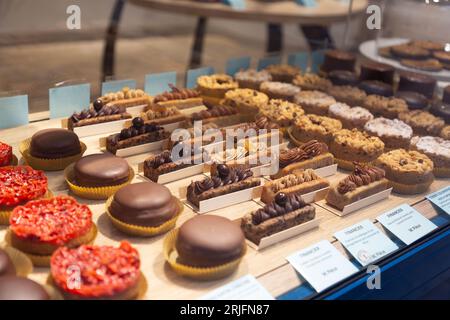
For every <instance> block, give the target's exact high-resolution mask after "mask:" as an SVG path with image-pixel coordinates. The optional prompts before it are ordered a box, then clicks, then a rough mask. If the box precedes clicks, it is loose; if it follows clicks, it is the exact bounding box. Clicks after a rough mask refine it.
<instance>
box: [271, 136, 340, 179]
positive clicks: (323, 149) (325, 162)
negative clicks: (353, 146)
mask: <svg viewBox="0 0 450 320" xmlns="http://www.w3.org/2000/svg"><path fill="white" fill-rule="evenodd" d="M333 163H334V157H333V155H332V154H331V153H330V152H328V146H327V145H326V144H325V143H323V142H318V141H317V140H311V141H309V142H306V143H305V144H303V145H302V146H300V147H296V148H293V149H287V150H282V151H280V155H279V168H280V170H279V171H278V173H277V174H276V175H274V176H273V177H274V178H279V177H282V176H285V175H287V174H289V173H292V172H293V171H294V170H298V169H303V170H305V169H318V168H322V167H326V166H330V165H332V164H333Z"/></svg>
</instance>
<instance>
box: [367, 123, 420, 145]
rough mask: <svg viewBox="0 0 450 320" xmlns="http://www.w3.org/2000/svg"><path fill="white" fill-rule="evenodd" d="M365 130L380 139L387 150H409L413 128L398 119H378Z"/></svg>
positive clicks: (368, 124)
mask: <svg viewBox="0 0 450 320" xmlns="http://www.w3.org/2000/svg"><path fill="white" fill-rule="evenodd" d="M364 130H365V131H366V132H367V133H369V134H370V135H373V136H376V137H378V138H380V139H381V140H382V141H383V142H384V146H385V148H386V149H399V148H404V149H409V144H410V142H411V138H412V135H413V130H412V128H411V127H410V126H409V125H407V124H406V123H404V122H403V121H401V120H398V119H393V120H392V119H386V118H376V119H373V120H371V121H369V122H367V123H366V125H365V126H364Z"/></svg>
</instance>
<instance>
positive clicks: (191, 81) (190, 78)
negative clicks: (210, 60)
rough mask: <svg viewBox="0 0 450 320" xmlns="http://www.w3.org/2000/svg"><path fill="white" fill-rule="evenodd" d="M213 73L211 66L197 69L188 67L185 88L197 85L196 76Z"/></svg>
mask: <svg viewBox="0 0 450 320" xmlns="http://www.w3.org/2000/svg"><path fill="white" fill-rule="evenodd" d="M213 73H214V68H213V67H204V68H198V69H190V70H188V72H187V74H186V88H188V89H192V88H195V87H196V86H197V78H198V77H200V76H204V75H211V74H213Z"/></svg>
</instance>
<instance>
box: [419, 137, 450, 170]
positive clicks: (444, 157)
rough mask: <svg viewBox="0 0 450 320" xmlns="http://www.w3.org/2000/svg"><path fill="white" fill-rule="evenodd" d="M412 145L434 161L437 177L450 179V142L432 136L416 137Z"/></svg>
mask: <svg viewBox="0 0 450 320" xmlns="http://www.w3.org/2000/svg"><path fill="white" fill-rule="evenodd" d="M411 145H412V148H414V149H415V150H417V151H419V152H422V153H424V154H426V155H427V156H428V157H429V158H430V159H431V160H432V161H433V164H434V175H435V176H436V177H445V178H449V177H450V140H444V139H442V138H439V137H430V136H425V137H414V138H412V140H411Z"/></svg>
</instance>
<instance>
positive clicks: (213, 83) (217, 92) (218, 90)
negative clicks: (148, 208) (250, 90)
mask: <svg viewBox="0 0 450 320" xmlns="http://www.w3.org/2000/svg"><path fill="white" fill-rule="evenodd" d="M237 87H238V83H237V82H236V81H234V80H233V78H232V77H231V76H229V75H226V74H213V75H209V76H200V77H198V79H197V89H198V91H199V92H200V94H201V95H202V96H203V97H204V99H205V98H206V101H209V100H208V98H210V97H211V98H213V99H212V101H213V102H219V101H216V100H220V99H222V98H223V97H224V96H225V93H226V92H227V91H228V90H233V89H236V88H237ZM214 98H216V99H214ZM210 100H211V99H210Z"/></svg>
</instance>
